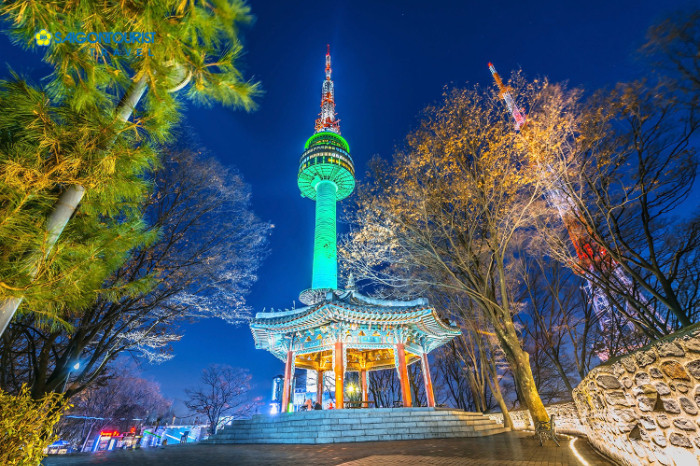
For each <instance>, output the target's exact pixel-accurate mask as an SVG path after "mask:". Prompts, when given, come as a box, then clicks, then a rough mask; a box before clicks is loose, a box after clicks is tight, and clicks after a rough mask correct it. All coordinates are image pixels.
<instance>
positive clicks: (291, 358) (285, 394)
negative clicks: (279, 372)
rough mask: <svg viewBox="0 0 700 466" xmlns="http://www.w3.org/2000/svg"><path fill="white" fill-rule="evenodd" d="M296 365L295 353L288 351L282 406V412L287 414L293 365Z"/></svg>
mask: <svg viewBox="0 0 700 466" xmlns="http://www.w3.org/2000/svg"><path fill="white" fill-rule="evenodd" d="M293 364H294V351H292V350H289V351H287V362H286V364H285V365H284V387H282V406H281V408H280V411H281V412H283V413H286V412H287V409H288V408H289V399H290V396H291V392H292V365H293Z"/></svg>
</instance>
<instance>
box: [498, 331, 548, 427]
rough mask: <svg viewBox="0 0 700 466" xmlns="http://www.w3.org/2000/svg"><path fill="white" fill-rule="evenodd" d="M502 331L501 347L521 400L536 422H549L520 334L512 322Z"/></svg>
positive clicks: (500, 334) (500, 336) (500, 335)
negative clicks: (519, 337)
mask: <svg viewBox="0 0 700 466" xmlns="http://www.w3.org/2000/svg"><path fill="white" fill-rule="evenodd" d="M503 326H504V327H505V328H502V329H501V330H502V331H497V332H496V334H497V335H498V337H499V340H501V341H500V343H501V347H502V348H503V352H504V353H505V355H506V359H507V360H508V363H509V364H510V368H511V370H512V371H513V379H514V380H515V383H516V384H517V385H518V387H519V388H520V398H521V400H522V402H523V403H525V406H526V407H527V410H528V411H529V412H530V416H532V420H533V421H534V422H549V415H548V414H547V411H546V410H545V409H544V404H543V403H542V399H541V398H540V394H539V392H538V391H537V385H536V384H535V378H534V377H533V375H532V368H531V367H530V355H529V354H527V352H526V351H525V350H523V349H522V347H521V346H520V341H519V340H518V334H517V332H516V330H515V326H514V325H513V322H512V321H506V322H504V325H503Z"/></svg>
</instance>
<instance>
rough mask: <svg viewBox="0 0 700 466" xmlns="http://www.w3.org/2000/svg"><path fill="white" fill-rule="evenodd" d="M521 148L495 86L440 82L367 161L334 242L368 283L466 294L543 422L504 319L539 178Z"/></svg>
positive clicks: (535, 90) (540, 93) (524, 358)
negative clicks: (438, 94) (347, 228)
mask: <svg viewBox="0 0 700 466" xmlns="http://www.w3.org/2000/svg"><path fill="white" fill-rule="evenodd" d="M548 93H550V85H549V84H548V83H547V82H540V83H535V84H532V85H530V86H526V88H524V89H523V92H521V93H520V94H521V95H528V96H529V98H530V100H531V101H533V102H535V101H536V99H540V100H539V101H538V105H540V106H541V107H542V108H545V107H546V106H547V105H548V104H549V102H548V98H547V95H548ZM552 95H557V93H556V92H555V93H553V94H552ZM543 122H544V120H543ZM551 123H552V122H551V121H548V122H547V125H551ZM562 124H564V123H562ZM547 125H543V126H542V130H543V131H544V130H545V128H547V127H548V126H547ZM543 140H544V139H543V138H540V139H539V141H540V142H541V141H543ZM551 140H552V141H554V139H551ZM529 149H530V148H529V147H528V144H526V143H524V141H523V140H522V138H520V136H519V135H518V134H516V133H515V132H514V131H512V126H511V123H510V120H509V117H508V115H507V114H505V110H504V108H503V106H502V105H501V102H500V101H499V98H498V96H496V95H494V94H490V93H488V92H484V91H483V90H480V89H478V88H474V89H466V90H452V91H449V92H446V94H445V96H444V100H443V101H442V103H441V105H438V106H433V107H429V108H428V109H427V110H426V111H425V113H424V118H423V120H422V122H421V124H420V127H419V128H418V130H416V131H415V132H414V133H412V134H411V135H409V136H408V138H407V144H406V148H405V149H404V150H401V151H399V152H398V153H396V155H395V157H394V161H393V163H392V164H391V166H387V164H386V163H382V162H381V161H375V163H374V166H373V169H372V176H373V178H372V180H371V182H370V183H369V184H368V185H367V186H364V187H363V188H362V189H361V190H360V193H359V196H358V201H357V206H356V210H355V211H354V213H351V214H350V215H351V216H352V220H353V223H354V225H355V226H356V227H357V229H356V230H354V231H352V233H351V234H350V235H349V237H348V238H347V240H346V241H345V242H344V243H343V245H342V248H341V250H342V254H343V256H344V259H345V260H346V262H347V264H348V266H349V268H350V269H352V270H353V271H354V273H355V275H356V276H359V277H364V278H366V279H370V280H371V281H372V282H373V283H374V284H375V285H380V286H381V285H384V286H389V287H390V288H392V289H393V290H395V291H396V292H398V293H405V292H406V290H410V291H411V292H415V290H416V289H420V287H421V286H423V287H425V288H426V289H427V288H433V287H434V288H437V289H440V290H442V292H444V293H445V294H446V295H448V296H449V293H454V294H455V295H460V296H462V295H463V296H466V297H467V299H468V300H470V301H471V302H473V303H474V305H475V307H476V308H477V309H478V310H479V311H480V312H481V314H482V316H483V318H484V320H485V321H486V322H488V324H489V329H488V330H489V331H492V332H493V333H494V334H495V337H496V340H497V342H498V344H500V346H501V348H502V349H503V352H504V355H505V359H506V361H507V362H508V365H509V367H510V369H511V371H512V373H513V376H514V379H515V382H516V384H517V386H518V393H519V396H520V398H521V402H522V403H523V404H524V405H525V406H526V407H527V409H528V410H529V411H530V413H531V415H532V418H533V420H535V421H544V422H546V421H548V419H549V418H548V415H547V413H546V411H545V409H544V405H543V403H542V401H541V399H540V397H539V394H538V391H537V387H536V385H535V381H534V378H533V375H532V371H531V368H530V358H529V355H528V353H527V352H525V351H524V350H523V348H522V346H521V343H520V335H519V332H518V329H517V327H516V325H515V323H514V321H513V316H514V315H515V314H517V313H518V312H519V311H520V310H521V307H522V305H521V303H519V302H517V301H515V300H514V295H515V293H514V289H515V287H516V283H515V279H514V276H515V274H513V273H511V271H510V270H509V268H510V267H511V266H512V263H513V260H514V258H513V254H514V251H515V250H516V248H515V247H514V245H515V243H516V242H517V241H520V237H521V236H523V235H525V234H527V232H528V230H531V228H532V225H533V222H534V221H533V216H536V215H541V214H542V212H543V211H545V209H542V200H541V199H542V193H543V186H544V183H543V178H542V177H541V176H539V172H538V171H537V170H536V169H535V165H536V163H535V162H534V161H533V160H531V159H532V157H531V156H529V155H528V154H531V153H532V152H531V151H530V150H529ZM551 150H557V148H556V147H550V146H548V145H546V144H542V145H541V147H539V148H538V151H539V153H540V154H542V151H551ZM447 305H448V306H449V303H448V304H447Z"/></svg>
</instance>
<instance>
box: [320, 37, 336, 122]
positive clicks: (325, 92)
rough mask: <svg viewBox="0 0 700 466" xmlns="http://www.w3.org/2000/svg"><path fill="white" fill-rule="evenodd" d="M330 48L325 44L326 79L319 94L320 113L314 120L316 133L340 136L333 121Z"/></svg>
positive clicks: (333, 104)
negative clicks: (324, 132) (329, 133)
mask: <svg viewBox="0 0 700 466" xmlns="http://www.w3.org/2000/svg"><path fill="white" fill-rule="evenodd" d="M331 72H332V70H331V46H330V44H326V79H325V80H324V81H323V88H322V92H321V113H320V114H319V116H318V119H317V120H316V132H317V133H320V132H322V131H331V132H333V133H336V134H340V126H339V124H338V120H336V119H335V91H334V89H333V80H331Z"/></svg>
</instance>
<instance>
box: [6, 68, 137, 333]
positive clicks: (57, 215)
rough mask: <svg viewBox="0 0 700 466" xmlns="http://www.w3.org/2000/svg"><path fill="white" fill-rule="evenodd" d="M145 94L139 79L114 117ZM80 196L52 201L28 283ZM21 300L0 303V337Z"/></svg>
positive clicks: (79, 190)
mask: <svg viewBox="0 0 700 466" xmlns="http://www.w3.org/2000/svg"><path fill="white" fill-rule="evenodd" d="M145 91H146V79H145V78H141V79H140V80H139V81H137V82H135V83H134V84H133V85H132V86H131V88H129V91H128V92H127V93H126V95H125V96H124V98H123V99H122V101H121V102H120V103H119V105H118V106H117V109H116V110H117V111H116V115H117V119H118V120H120V121H122V122H126V121H127V120H128V119H129V118H130V117H131V114H132V112H133V111H134V108H135V107H136V104H138V102H139V100H141V97H142V96H143V93H144V92H145ZM83 194H85V188H84V187H82V186H80V185H72V186H69V187H68V188H67V189H66V190H65V191H63V192H62V193H61V195H60V196H59V198H58V200H56V204H55V206H54V210H53V211H52V212H51V214H50V215H49V218H48V219H47V220H46V241H44V245H43V247H42V250H41V251H34V253H33V254H35V255H36V256H37V257H35V258H34V259H33V260H34V261H35V264H34V265H33V266H32V270H31V271H30V276H31V279H32V280H34V277H35V276H36V274H37V272H38V266H39V261H40V259H39V256H41V255H43V257H47V256H48V255H49V254H50V253H51V250H52V249H53V247H54V245H55V244H56V241H57V240H58V237H59V236H61V233H62V232H63V229H64V228H65V227H66V224H67V223H68V220H70V219H71V217H72V216H73V214H74V213H75V211H76V210H77V209H78V204H80V201H81V200H82V198H83ZM30 254H31V253H30ZM23 300H24V297H22V296H19V297H13V298H6V299H4V300H2V301H1V302H0V335H2V334H3V333H4V332H5V329H7V326H8V325H9V324H10V321H11V320H12V317H14V315H15V312H17V308H18V307H19V306H20V304H22V301H23Z"/></svg>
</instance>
